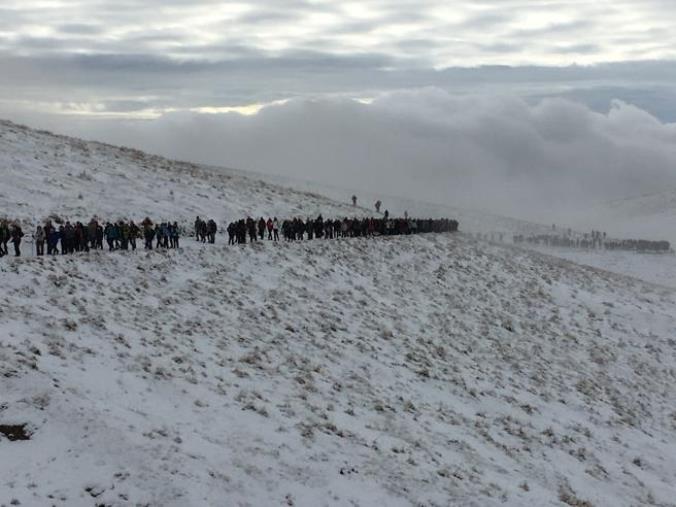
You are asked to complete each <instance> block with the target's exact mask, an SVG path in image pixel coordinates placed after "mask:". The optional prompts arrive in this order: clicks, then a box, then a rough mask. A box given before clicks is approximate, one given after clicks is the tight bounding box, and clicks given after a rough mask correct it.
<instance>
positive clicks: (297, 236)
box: [196, 215, 459, 245]
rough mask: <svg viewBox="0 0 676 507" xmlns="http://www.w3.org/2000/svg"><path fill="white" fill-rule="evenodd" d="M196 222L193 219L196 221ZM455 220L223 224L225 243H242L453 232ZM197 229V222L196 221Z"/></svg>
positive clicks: (297, 220)
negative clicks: (225, 227)
mask: <svg viewBox="0 0 676 507" xmlns="http://www.w3.org/2000/svg"><path fill="white" fill-rule="evenodd" d="M196 223H197V222H196ZM458 225H459V224H458V221H457V220H450V219H445V218H443V219H424V220H420V219H412V218H390V217H389V216H388V217H387V218H343V219H342V220H341V219H338V218H337V219H330V218H329V219H324V218H323V217H322V215H319V216H318V217H317V218H307V219H305V220H303V219H302V218H293V219H288V220H282V221H281V222H280V221H279V220H278V219H277V217H268V219H267V220H266V219H265V218H264V217H261V218H259V219H258V220H254V219H253V218H251V217H247V218H246V219H244V218H243V219H240V220H236V221H234V222H231V223H230V224H229V225H228V227H227V232H228V244H229V245H235V244H243V243H246V242H247V240H248V241H249V242H255V241H263V240H264V239H265V238H266V237H267V239H268V240H269V241H279V240H280V238H281V239H283V240H285V241H302V240H304V239H305V240H312V239H315V238H317V239H321V238H323V239H334V238H356V237H372V236H395V235H402V234H417V233H425V232H455V231H457V230H458ZM196 231H197V225H196Z"/></svg>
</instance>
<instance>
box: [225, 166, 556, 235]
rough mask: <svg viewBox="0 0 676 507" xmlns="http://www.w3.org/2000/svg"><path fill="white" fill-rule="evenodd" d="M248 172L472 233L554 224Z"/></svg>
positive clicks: (538, 230) (531, 230) (544, 228)
mask: <svg viewBox="0 0 676 507" xmlns="http://www.w3.org/2000/svg"><path fill="white" fill-rule="evenodd" d="M230 171H232V170H230ZM240 174H241V173H240ZM248 174H249V175H255V177H256V178H259V179H261V180H263V181H266V182H269V183H272V184H276V185H282V186H284V187H290V188H296V189H303V190H305V191H307V192H311V193H314V194H320V195H325V196H327V197H330V198H331V199H334V200H336V201H338V202H349V201H350V198H351V196H352V195H356V196H357V197H358V199H359V205H360V206H363V207H364V208H366V209H367V210H368V213H371V214H374V215H377V213H375V209H374V204H375V202H376V201H378V200H380V201H381V202H382V209H381V211H382V212H384V211H385V210H386V209H387V210H388V211H389V212H390V214H392V215H393V216H404V213H405V212H408V214H409V215H410V216H415V217H428V218H445V217H454V218H456V219H457V220H459V221H460V224H461V228H462V230H464V231H467V232H471V233H481V234H490V233H498V232H503V233H505V234H509V235H511V234H545V233H548V232H550V227H551V224H547V225H543V224H541V223H537V222H533V221H527V220H520V219H517V218H512V217H506V216H502V215H497V214H495V213H490V212H486V211H482V210H473V209H466V208H461V207H458V206H452V205H450V204H449V205H443V204H439V203H430V202H425V201H420V200H417V199H411V198H407V197H402V196H396V195H386V194H376V193H372V192H368V191H365V190H363V189H356V188H352V189H349V188H341V187H337V186H334V185H326V184H322V183H318V182H313V181H303V180H299V179H294V178H289V177H284V176H273V175H268V174H262V173H253V172H249V173H248Z"/></svg>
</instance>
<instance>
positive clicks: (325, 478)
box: [0, 124, 676, 506]
mask: <svg viewBox="0 0 676 507" xmlns="http://www.w3.org/2000/svg"><path fill="white" fill-rule="evenodd" d="M0 148H1V149H0V157H1V160H2V163H1V164H0V171H2V172H0V209H2V210H6V211H7V212H8V214H10V215H12V216H19V218H22V219H31V218H32V217H33V216H44V215H46V214H48V213H59V214H63V215H66V216H70V217H74V216H77V217H78V218H79V217H80V216H82V215H84V218H86V217H88V216H89V215H90V214H91V213H92V212H94V213H98V214H103V215H108V214H111V213H122V214H125V215H126V214H130V215H133V216H144V215H146V214H149V215H152V216H155V217H157V216H163V217H164V215H166V216H167V217H171V218H173V217H174V216H176V217H177V218H179V219H182V220H185V221H190V220H191V219H192V218H193V217H194V215H195V214H200V215H210V216H215V217H216V218H218V219H219V220H221V221H225V220H228V219H230V218H233V217H234V216H239V215H241V214H242V213H252V214H254V215H259V214H268V213H270V214H279V215H282V216H288V215H291V214H302V215H305V214H314V213H317V212H320V211H321V212H323V213H324V214H325V215H331V214H338V215H339V214H343V213H346V214H347V213H350V214H351V212H352V211H353V209H352V207H351V206H348V207H345V206H344V205H341V204H337V203H335V202H334V201H331V200H329V199H327V198H323V197H320V196H318V195H312V194H307V193H304V192H298V191H293V190H289V189H286V188H283V187H281V186H278V185H274V184H272V183H270V182H262V181H256V180H255V179H253V178H251V177H246V176H245V175H243V174H241V173H237V172H235V171H231V172H225V173H222V174H220V173H219V170H216V169H211V168H204V167H197V166H193V165H190V164H181V163H176V162H171V161H167V160H165V159H161V158H157V157H151V156H148V155H145V154H142V153H140V152H134V151H129V150H124V149H120V148H114V147H109V146H105V145H100V144H96V143H83V142H81V141H78V140H74V139H69V138H61V137H54V136H51V135H48V134H46V133H35V132H33V131H29V130H25V129H22V128H19V127H16V126H14V125H11V124H1V125H0ZM83 173H84V175H83ZM35 182H38V185H37V186H36V184H35ZM172 191H173V194H172V193H171V192H172ZM80 194H81V195H82V199H80V198H79V197H78V196H79V195H80ZM171 199H173V201H172V200H171ZM301 206H302V208H301ZM0 281H1V282H2V287H3V290H2V292H0V430H1V429H2V427H3V426H6V425H23V424H26V425H27V426H26V429H27V430H28V431H30V432H31V433H32V436H31V439H30V440H23V441H9V440H8V439H6V438H0V456H2V459H0V505H1V504H12V502H13V504H15V505H18V504H20V505H28V506H32V505H35V506H42V505H58V506H80V505H81V506H92V505H113V506H118V505H119V506H127V505H152V506H203V505H204V506H207V505H210V506H211V505H253V506H259V505H260V506H269V505H296V506H306V505H307V506H320V505H363V506H367V505H368V506H370V505H388V506H389V505H431V506H434V505H438V506H446V505H463V506H465V505H477V506H484V505H488V506H490V505H515V506H520V505H525V504H532V505H538V506H539V505H578V506H581V505H593V506H605V505H608V506H611V505H612V506H625V505H626V506H634V505H663V506H673V505H676V503H675V502H674V498H676V486H675V484H676V408H675V407H676V390H674V388H673V386H674V382H676V366H675V365H676V341H675V340H674V336H676V296H675V294H674V292H673V291H672V290H669V289H666V288H663V287H660V286H656V285H651V284H647V283H643V282H640V281H638V280H636V279H632V278H626V277H622V276H617V275H613V274H610V273H608V272H605V271H600V270H596V269H593V268H587V267H582V266H578V265H575V264H571V263H569V262H566V261H562V260H559V259H555V258H552V257H549V256H545V255H541V254H538V253H535V252H530V251H525V250H520V249H517V248H512V247H508V246H497V245H492V244H488V243H486V242H477V241H475V240H473V239H472V238H471V237H469V235H466V234H456V235H426V236H417V237H399V238H387V239H378V240H361V239H356V240H338V241H330V242H324V241H313V242H305V243H296V244H279V245H273V244H271V243H267V242H266V243H264V244H257V245H245V246H243V247H238V248H233V247H231V248H226V247H224V246H223V241H222V240H221V239H219V243H218V244H217V245H214V246H211V245H201V244H198V243H197V242H194V241H193V240H189V239H186V240H184V242H183V248H182V249H181V250H180V251H171V252H152V253H149V254H148V253H145V252H141V251H139V252H136V253H131V252H127V253H119V252H115V253H112V254H111V253H107V252H100V253H99V252H95V253H91V254H85V255H76V256H72V257H58V258H21V259H13V258H4V259H1V260H0ZM17 502H18V503H17Z"/></svg>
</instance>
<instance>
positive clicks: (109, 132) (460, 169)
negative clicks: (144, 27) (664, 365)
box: [50, 88, 676, 219]
mask: <svg viewBox="0 0 676 507" xmlns="http://www.w3.org/2000/svg"><path fill="white" fill-rule="evenodd" d="M124 106H125V105H124V104H122V105H121V106H120V107H121V108H123V107H124ZM128 106H129V107H133V106H134V104H129V105H128ZM50 126H52V127H54V126H55V125H50ZM61 126H62V127H63V125H61ZM67 127H68V128H67V129H66V130H69V131H70V132H71V133H73V134H77V135H84V136H85V137H95V138H99V139H105V140H107V141H112V142H115V143H120V144H125V145H131V146H135V147H138V148H141V149H145V150H149V151H152V152H155V153H160V154H164V155H166V156H170V157H175V158H179V159H188V160H196V161H200V162H204V163H209V164H213V165H220V166H229V167H236V168H240V169H249V170H255V171H260V172H265V173H269V174H275V175H282V176H287V177H292V178H298V179H303V180H313V181H318V182H321V183H324V184H332V185H337V186H341V187H345V188H348V189H356V190H360V189H361V190H362V191H364V192H366V191H369V192H372V193H378V192H381V193H383V194H389V195H404V196H407V197H411V198H418V199H422V200H429V201H433V202H437V203H442V204H455V205H460V206H465V207H473V208H486V209H492V210H494V211H497V212H501V213H506V214H510V215H515V216H521V217H524V218H533V217H536V216H537V217H539V218H540V219H546V218H551V219H557V217H558V218H560V217H564V216H567V214H568V213H569V212H571V211H572V210H576V209H579V208H580V207H586V206H589V205H591V204H594V203H597V202H599V201H605V200H609V199H614V198H619V197H625V196H627V195H638V194H642V193H648V192H654V191H658V190H661V189H664V188H667V187H676V126H675V125H673V124H665V123H663V122H661V121H659V120H658V119H656V118H655V117H654V116H652V115H650V114H649V113H647V112H645V111H643V110H641V109H639V108H636V107H634V106H630V105H627V104H625V103H622V102H614V103H613V104H611V106H610V108H609V109H608V110H606V111H605V112H603V113H600V112H595V111H593V110H591V109H589V108H587V107H586V106H584V105H582V104H579V103H574V102H570V101H568V100H563V99H544V100H542V101H539V102H537V103H534V104H531V103H528V102H527V101H524V100H522V99H520V98H518V97H510V96H502V97H490V98H489V97H484V96H464V97H459V96H456V95H452V94H449V93H448V92H446V91H443V90H439V89H436V88H426V89H422V90H415V91H406V92H394V93H388V94H384V95H382V96H381V97H379V98H377V99H376V100H374V101H373V102H372V103H370V104H362V103H358V102H355V101H352V100H347V99H321V100H294V101H290V102H287V103H285V104H283V105H276V106H270V107H267V108H264V109H262V110H261V111H260V112H259V113H258V114H255V115H253V116H246V117H245V116H241V115H238V114H195V113H172V114H165V115H163V116H162V117H161V118H159V119H156V120H152V121H143V122H129V121H113V120H107V121H103V120H99V121H96V122H93V121H86V120H80V121H72V120H70V121H69V122H68V123H67ZM60 130H64V128H61V129H60ZM545 217H546V218H545Z"/></svg>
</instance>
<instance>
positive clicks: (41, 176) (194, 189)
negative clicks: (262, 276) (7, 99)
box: [0, 121, 364, 232]
mask: <svg viewBox="0 0 676 507" xmlns="http://www.w3.org/2000/svg"><path fill="white" fill-rule="evenodd" d="M0 178H1V179H0V181H1V182H2V185H0V217H1V216H2V215H3V214H4V215H5V216H8V217H10V218H12V219H20V220H22V221H24V225H26V224H28V223H30V224H37V222H38V221H41V220H44V219H45V218H46V217H47V216H49V215H51V214H56V215H59V216H61V217H64V218H67V219H71V220H73V219H75V220H89V219H90V218H91V217H92V215H98V216H100V217H102V218H104V219H118V218H126V217H130V218H134V219H142V218H144V217H145V216H150V217H152V218H154V219H156V220H178V221H179V222H181V221H182V222H183V223H185V224H191V223H192V222H193V221H194V219H195V216H197V215H200V216H202V217H205V216H208V217H212V218H214V219H216V220H217V222H218V223H219V224H220V225H221V226H223V225H225V224H226V223H227V222H229V221H231V220H233V219H239V218H242V217H244V216H247V215H249V214H251V215H253V216H254V217H258V216H260V215H265V216H266V217H267V216H274V215H279V216H280V217H282V216H283V217H289V216H301V217H306V216H316V215H317V214H318V213H320V212H324V213H326V214H328V215H329V216H345V215H351V216H352V215H355V214H363V213H364V210H362V209H355V208H353V207H352V206H351V205H348V204H341V203H338V202H335V201H331V200H330V199H327V198H326V197H323V196H320V195H317V194H313V193H310V192H303V191H296V190H293V189H289V188H285V187H282V186H279V185H274V184H270V183H267V182H265V181H261V180H258V179H253V178H251V177H247V176H246V175H244V174H243V173H242V172H239V171H228V170H227V169H220V168H211V167H207V166H200V165H196V164H191V163H184V162H176V161H172V160H167V159H165V158H162V157H156V156H153V155H148V154H145V153H143V152H140V151H137V150H131V149H126V148H118V147H114V146H109V145H105V144H101V143H96V142H86V141H81V140H79V139H74V138H69V137H64V136H55V135H53V134H49V133H47V132H39V131H35V130H32V129H27V128H24V127H21V126H18V125H14V124H12V123H9V122H3V121H0ZM25 232H30V231H25Z"/></svg>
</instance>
